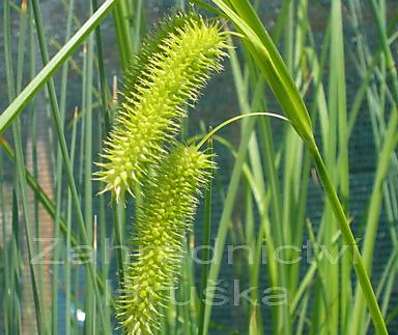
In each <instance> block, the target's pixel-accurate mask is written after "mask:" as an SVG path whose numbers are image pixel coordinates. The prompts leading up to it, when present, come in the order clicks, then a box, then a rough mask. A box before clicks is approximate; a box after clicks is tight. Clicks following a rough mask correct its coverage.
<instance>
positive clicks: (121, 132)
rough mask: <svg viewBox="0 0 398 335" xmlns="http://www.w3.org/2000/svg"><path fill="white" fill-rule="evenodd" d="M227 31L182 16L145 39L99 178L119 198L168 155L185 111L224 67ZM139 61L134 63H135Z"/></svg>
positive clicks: (163, 25)
mask: <svg viewBox="0 0 398 335" xmlns="http://www.w3.org/2000/svg"><path fill="white" fill-rule="evenodd" d="M226 46H227V44H226V38H225V33H224V32H222V31H221V26H220V24H219V23H216V22H213V23H209V22H207V21H205V20H204V19H203V18H201V17H200V16H198V15H196V14H189V15H177V17H176V18H174V19H170V20H169V21H167V22H166V23H163V24H162V27H161V29H160V32H159V33H158V34H157V35H155V36H154V38H153V39H152V40H149V41H147V42H145V43H144V46H143V50H142V51H141V53H140V55H139V56H138V58H137V59H136V60H135V62H134V63H133V65H132V67H131V70H130V74H127V79H126V87H125V92H124V98H123V101H122V103H121V108H120V112H119V113H118V115H117V117H116V121H115V125H114V127H113V130H112V131H111V133H110V136H109V138H108V139H107V141H106V144H105V150H104V151H105V153H104V154H103V158H104V162H103V163H98V165H99V166H100V167H101V168H102V170H101V171H99V172H97V174H96V175H97V177H98V178H97V179H99V180H102V181H103V182H105V184H106V185H105V188H104V189H103V192H106V191H109V190H111V191H112V192H113V194H114V195H115V196H116V199H117V200H118V199H119V196H120V194H121V193H122V192H124V191H125V190H127V191H129V192H130V193H131V194H133V186H134V185H135V184H137V183H138V184H142V180H143V179H144V177H145V176H146V175H147V173H148V169H149V166H151V165H153V164H156V163H158V162H159V161H160V160H161V159H162V158H163V157H164V156H165V154H166V152H167V151H166V149H165V148H164V144H165V143H170V142H172V141H173V139H174V136H175V135H176V133H177V132H178V130H179V129H180V125H181V121H182V119H183V117H184V116H185V114H186V113H185V111H184V108H185V107H186V106H187V105H189V104H190V103H193V102H195V100H196V99H197V98H198V95H199V91H200V89H201V88H202V87H203V86H204V85H205V83H206V81H207V80H208V79H209V77H210V74H211V73H212V72H215V71H220V70H221V68H222V67H221V60H222V58H223V56H224V55H225V52H224V49H225V48H226ZM134 64H135V65H134Z"/></svg>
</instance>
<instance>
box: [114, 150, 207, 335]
mask: <svg viewBox="0 0 398 335" xmlns="http://www.w3.org/2000/svg"><path fill="white" fill-rule="evenodd" d="M213 167H214V165H213V162H212V160H211V157H210V156H209V155H207V154H205V153H202V152H200V151H198V150H197V148H196V147H194V146H189V147H186V146H183V145H178V146H177V147H176V148H175V149H174V150H173V151H172V153H171V154H170V155H169V156H168V157H167V158H166V159H165V160H164V161H163V162H162V163H161V165H160V167H159V169H158V170H157V171H156V172H155V174H156V175H155V176H154V177H153V178H151V179H147V180H146V181H145V183H144V187H143V193H144V198H143V205H142V208H140V209H139V211H138V213H139V214H138V218H137V222H136V236H135V243H134V244H136V245H138V250H137V254H136V256H135V259H134V260H133V262H132V264H131V265H130V266H129V268H128V270H127V271H126V279H125V283H124V289H123V291H122V295H121V297H120V299H119V303H118V305H119V308H118V318H119V320H120V321H121V323H122V325H123V328H124V330H125V332H126V333H127V334H130V335H138V334H153V333H155V332H156V329H158V328H159V320H160V317H161V307H162V306H164V305H166V304H167V301H168V298H169V295H170V290H171V289H172V288H173V285H174V284H175V282H176V279H177V273H178V270H179V268H180V264H181V258H182V256H183V251H184V246H183V244H184V243H183V242H184V236H185V232H186V230H187V229H189V227H190V225H191V223H192V219H193V216H194V213H195V209H196V205H197V202H198V201H197V197H198V194H199V192H200V189H201V188H203V187H204V186H205V185H206V184H207V182H208V181H209V179H210V177H211V172H212V170H213Z"/></svg>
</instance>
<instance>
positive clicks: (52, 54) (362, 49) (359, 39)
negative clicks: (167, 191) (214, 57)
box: [0, 0, 398, 335]
mask: <svg viewBox="0 0 398 335" xmlns="http://www.w3.org/2000/svg"><path fill="white" fill-rule="evenodd" d="M192 2H193V3H195V8H196V9H197V10H198V11H200V12H201V13H202V14H203V15H204V16H209V17H214V16H220V17H221V18H220V19H221V20H223V22H224V23H225V29H226V30H229V31H235V32H238V33H236V34H233V35H231V36H230V43H231V45H233V46H234V48H231V49H230V50H229V58H228V59H227V60H226V61H225V63H224V67H225V71H224V72H223V73H222V74H219V75H217V76H216V78H214V79H213V80H212V81H211V82H210V84H209V87H208V88H207V89H206V90H205V92H204V96H203V97H202V98H201V100H200V102H199V104H198V106H196V107H195V108H194V109H190V110H189V118H188V119H187V120H186V122H185V125H184V129H183V132H182V134H181V136H180V137H181V139H182V140H186V141H190V139H191V138H192V137H195V138H198V136H202V135H203V134H204V133H206V132H207V131H208V130H209V129H211V128H212V127H213V128H214V127H216V126H217V125H218V124H220V123H221V122H223V121H225V120H227V119H229V118H231V117H234V116H236V115H239V114H249V113H254V112H265V111H267V112H273V113H279V114H284V115H286V116H287V117H288V118H289V119H290V121H291V123H290V124H289V123H287V122H284V121H281V120H277V119H272V118H265V117H259V116H258V117H250V118H247V119H245V120H243V121H241V122H239V123H234V124H233V125H231V126H229V127H228V128H225V129H223V130H222V131H221V132H220V133H218V134H217V136H215V137H214V138H213V141H212V143H211V144H210V146H211V150H213V151H214V152H215V153H216V154H217V159H216V161H217V164H218V166H219V167H218V171H217V173H216V175H215V177H214V179H213V182H212V186H211V187H210V189H208V190H207V191H206V193H205V194H204V197H203V201H202V204H201V206H200V208H199V211H198V215H197V220H196V223H195V225H194V230H193V231H192V232H189V233H188V236H187V243H186V250H187V252H186V257H185V259H184V266H183V269H182V270H181V278H180V285H179V287H178V288H176V289H175V292H174V296H175V301H177V302H179V303H177V304H170V306H168V307H166V308H165V314H166V315H167V318H166V320H165V322H164V325H163V328H162V330H161V333H162V334H201V335H202V334H250V335H254V334H347V335H348V334H368V333H380V334H385V331H383V327H384V325H383V323H385V324H386V326H387V328H388V331H389V333H390V334H396V333H397V329H398V321H397V320H398V285H397V270H398V262H397V259H398V257H397V256H398V245H397V223H398V202H397V199H398V198H397V196H398V195H397V192H398V174H397V172H398V161H397V156H396V147H397V142H398V129H397V128H398V111H397V108H396V107H397V103H398V77H397V73H396V64H395V58H396V57H395V55H396V54H397V42H396V39H397V37H398V29H397V23H398V22H397V19H398V15H397V14H398V6H397V4H396V2H395V1H392V0H367V1H360V0H347V1H341V0H331V1H320V0H319V1H316V0H311V1H309V0H280V1H276V0H275V1H251V2H249V1H248V0H240V1H239V0H229V1H227V0H225V1H222V0H215V1H192ZM250 3H251V4H252V5H253V8H254V11H252V10H251V9H252V8H251V6H250V5H249V4H250ZM191 5H192V4H191V3H188V1H184V0H176V1H171V0H170V1H160V0H159V1H157V0H151V1H143V0H106V1H97V0H91V1H81V0H65V1H62V0H59V1H55V0H51V1H49V0H48V1H44V0H42V1H38V0H30V1H28V0H25V1H24V0H22V1H11V0H3V1H2V2H1V3H0V9H1V11H2V19H1V20H0V22H1V24H2V25H1V28H0V37H1V41H0V52H1V62H0V92H1V93H2V98H1V99H0V110H2V111H3V112H2V114H1V117H0V129H1V130H0V132H1V138H0V145H1V151H0V152H1V154H0V178H1V179H0V206H1V207H0V212H1V217H0V223H1V231H0V237H1V239H0V258H1V261H0V296H1V301H2V306H1V309H0V317H1V319H0V333H4V334H35V333H39V334H50V333H53V334H68V335H69V334H111V333H115V334H117V333H120V332H121V330H120V329H118V325H117V322H116V320H115V318H114V304H113V299H114V297H115V296H116V295H117V294H118V293H117V292H118V287H119V279H120V276H121V274H122V272H123V269H124V268H125V266H126V261H127V256H128V252H129V250H130V249H129V246H130V244H129V242H130V241H129V236H130V235H131V233H132V231H134V216H135V210H134V209H135V205H136V204H135V202H134V201H132V200H129V202H128V204H127V206H126V207H124V206H123V205H122V204H119V205H116V204H115V203H114V202H112V201H111V199H110V197H109V196H108V195H96V194H97V192H98V191H99V190H100V189H101V184H100V183H98V182H96V181H93V179H92V175H93V172H94V171H96V169H97V167H95V166H94V165H93V162H94V161H97V160H98V157H99V156H98V153H99V152H101V149H102V145H103V139H104V137H105V135H106V134H107V132H108V131H109V129H110V126H111V122H112V119H113V117H114V113H115V111H116V107H117V102H118V95H117V92H118V90H119V89H120V87H121V85H122V84H121V82H122V78H123V71H124V70H125V69H126V68H127V66H128V63H129V60H130V59H131V57H132V55H133V54H135V53H137V51H138V50H139V48H140V43H141V41H142V38H143V36H144V35H145V34H146V32H148V31H150V30H151V29H153V28H152V27H153V23H154V22H156V21H158V20H159V19H160V18H161V17H163V16H164V15H173V13H175V11H177V10H181V11H184V10H189V9H190V7H191ZM100 6H101V7H100ZM255 13H257V14H258V16H259V18H260V19H261V22H262V23H263V24H264V26H265V28H266V29H267V31H268V33H269V34H270V36H271V38H272V41H273V43H274V44H275V45H276V47H277V48H278V50H279V53H280V54H281V56H282V58H279V57H278V54H277V52H276V49H274V46H273V44H272V43H271V40H270V39H269V36H268V35H267V33H266V31H265V30H264V28H263V27H262V25H261V22H260V21H257V17H256V15H255ZM282 59H283V62H282ZM283 63H284V64H283ZM42 69H43V70H42ZM41 70H42V71H41ZM290 78H292V81H290ZM291 83H294V85H291ZM299 96H301V97H302V98H303V101H304V102H305V105H306V107H305V106H304V105H303V104H302V102H301V99H300V98H299ZM306 110H308V112H309V115H310V118H311V121H312V127H311V126H310V125H309V123H308V122H307V121H308V120H307V119H306ZM312 133H314V136H315V141H312ZM315 142H316V144H317V146H318V148H319V151H320V156H319V155H318V156H317V151H316V150H315V147H314V145H315ZM320 157H322V159H321V158H320ZM323 163H324V164H323ZM328 178H329V179H328ZM328 180H329V181H330V182H329V183H325V181H328ZM321 185H324V186H326V187H325V189H326V192H324V190H323V188H322V186H321ZM334 190H337V195H338V198H339V199H340V201H341V205H342V206H341V207H340V204H339V202H338V201H337V198H333V191H334ZM340 209H341V211H340V212H338V211H339V210H340ZM336 213H337V216H336ZM338 213H340V216H339V214H338ZM345 218H348V220H346V219H345ZM346 223H349V225H350V227H351V229H352V230H353V232H354V235H355V237H356V240H357V242H358V245H359V247H360V250H361V253H362V255H363V262H359V261H358V258H357V256H358V255H356V254H355V250H354V251H353V248H352V246H351V245H350V243H348V242H347V237H349V236H348V235H349V234H348V232H347V229H346V228H347V227H348V224H347V225H346V226H345V225H344V224H346ZM340 229H342V232H341V230H340ZM352 253H353V254H354V255H356V256H355V257H354V260H355V261H354V262H353V261H352V260H353V256H352ZM358 264H359V265H358ZM361 264H362V265H363V270H366V271H362V272H361V266H360V265H361ZM358 269H359V271H358ZM354 270H356V271H357V272H355V271H354ZM366 272H367V273H368V274H369V278H370V281H371V283H372V286H373V289H374V295H373V293H372V292H371V290H369V287H368V289H365V290H364V291H363V290H362V289H361V286H360V285H359V280H360V281H361V283H362V284H363V283H365V284H366V283H367V281H366V279H367V278H366ZM356 273H358V275H357V274H356ZM358 278H359V280H358ZM214 285H216V286H214ZM375 297H376V298H377V301H378V303H379V306H380V309H381V314H380V313H378V310H377V308H376V307H375V306H376V305H375V304H374V303H375V301H376V300H375V299H374V298H375ZM372 301H373V305H372ZM367 302H370V306H373V309H372V313H369V311H368V309H367V307H366V306H367ZM381 315H382V316H383V318H382V319H381V318H380V316H381ZM378 316H379V319H378ZM372 319H373V320H376V324H377V329H376V331H375V327H374V323H373V322H372ZM383 319H384V322H383ZM377 320H378V321H377Z"/></svg>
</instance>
